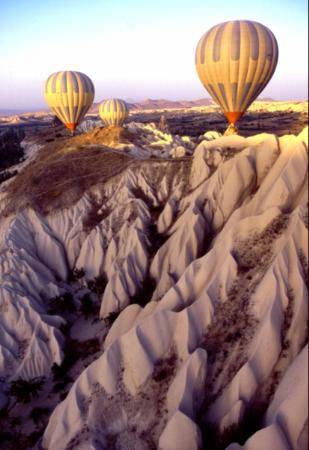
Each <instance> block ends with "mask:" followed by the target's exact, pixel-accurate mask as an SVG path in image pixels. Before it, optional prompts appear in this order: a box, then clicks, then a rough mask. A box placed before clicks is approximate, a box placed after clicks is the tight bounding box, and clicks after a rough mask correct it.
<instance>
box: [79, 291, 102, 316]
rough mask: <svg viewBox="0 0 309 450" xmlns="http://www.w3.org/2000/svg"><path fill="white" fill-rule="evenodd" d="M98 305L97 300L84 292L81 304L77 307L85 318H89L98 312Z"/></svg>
mask: <svg viewBox="0 0 309 450" xmlns="http://www.w3.org/2000/svg"><path fill="white" fill-rule="evenodd" d="M98 309H99V305H98V303H97V302H94V300H93V299H92V298H91V296H90V294H87V293H86V294H84V295H83V297H82V298H81V305H80V308H79V312H80V313H81V314H82V315H83V316H84V317H85V319H89V317H91V316H95V315H96V314H98V312H99V311H98Z"/></svg>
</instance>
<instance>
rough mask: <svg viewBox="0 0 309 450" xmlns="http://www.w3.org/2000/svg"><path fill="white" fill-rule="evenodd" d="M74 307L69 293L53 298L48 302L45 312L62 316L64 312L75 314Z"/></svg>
mask: <svg viewBox="0 0 309 450" xmlns="http://www.w3.org/2000/svg"><path fill="white" fill-rule="evenodd" d="M75 311H76V306H75V303H74V299H73V296H72V294H71V293H70V292H66V293H65V294H63V295H59V296H57V297H53V298H51V299H50V300H49V305H48V308H47V312H48V313H49V314H60V315H61V314H64V313H66V312H75Z"/></svg>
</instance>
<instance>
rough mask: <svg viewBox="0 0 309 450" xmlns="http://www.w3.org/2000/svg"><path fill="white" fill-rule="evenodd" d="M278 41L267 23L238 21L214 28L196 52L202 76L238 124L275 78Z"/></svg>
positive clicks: (205, 36)
mask: <svg viewBox="0 0 309 450" xmlns="http://www.w3.org/2000/svg"><path fill="white" fill-rule="evenodd" d="M277 62H278V44H277V41H276V38H275V36H274V35H273V33H272V32H271V31H270V30H269V29H268V28H266V27H265V26H264V25H262V24H260V23H258V22H253V21H249V20H234V21H230V22H224V23H221V24H218V25H215V26H214V27H212V28H211V29H210V30H209V31H207V32H206V33H205V34H204V35H203V36H202V38H201V39H200V41H199V43H198V45H197V48H196V55H195V64H196V70H197V73H198V76H199V78H200V80H201V82H202V83H203V85H204V87H205V88H206V90H207V91H208V92H209V94H210V95H211V97H212V98H213V100H214V101H215V102H216V103H218V104H219V106H220V107H221V109H222V111H223V113H224V115H225V116H226V118H227V120H228V121H229V123H230V124H231V126H232V127H234V125H235V122H236V121H237V120H239V119H240V118H241V117H242V115H243V114H244V113H245V111H246V109H247V108H248V107H249V106H250V104H251V103H252V102H253V101H254V100H255V99H256V98H257V97H258V95H259V94H260V93H261V92H262V90H263V89H264V88H265V86H266V85H267V83H268V82H269V80H270V79H271V77H272V75H273V73H274V71H275V69H276V66H277Z"/></svg>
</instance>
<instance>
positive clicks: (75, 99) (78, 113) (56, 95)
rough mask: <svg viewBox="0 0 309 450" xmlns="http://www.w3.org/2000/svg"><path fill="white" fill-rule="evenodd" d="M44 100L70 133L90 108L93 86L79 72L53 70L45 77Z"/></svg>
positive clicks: (88, 79) (86, 77)
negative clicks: (53, 71)
mask: <svg viewBox="0 0 309 450" xmlns="http://www.w3.org/2000/svg"><path fill="white" fill-rule="evenodd" d="M44 95H45V100H46V102H47V104H48V106H49V107H50V109H51V110H52V111H53V113H54V114H55V115H56V116H57V117H58V118H59V119H60V120H61V122H63V123H64V124H65V126H66V127H67V128H69V130H71V132H72V133H74V130H75V128H76V127H77V125H78V124H79V123H80V122H81V120H82V119H83V117H84V116H85V114H86V112H87V111H88V109H89V108H90V106H91V105H92V102H93V98H94V86H93V83H92V81H91V80H90V78H89V77H88V76H87V75H85V74H84V73H81V72H73V71H65V72H55V73H53V74H52V75H50V77H49V78H48V79H47V81H46V83H45V89H44Z"/></svg>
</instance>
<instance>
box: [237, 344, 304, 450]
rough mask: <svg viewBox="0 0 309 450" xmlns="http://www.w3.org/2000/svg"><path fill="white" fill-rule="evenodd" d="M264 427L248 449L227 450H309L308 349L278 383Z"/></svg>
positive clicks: (248, 444)
mask: <svg viewBox="0 0 309 450" xmlns="http://www.w3.org/2000/svg"><path fill="white" fill-rule="evenodd" d="M264 425H265V427H264V428H262V430H260V431H258V432H257V433H255V434H254V435H253V436H252V437H251V438H250V439H248V441H247V442H246V443H245V445H243V446H240V445H238V444H231V445H229V446H228V450H239V449H241V448H243V449H246V450H259V449H261V448H265V445H267V446H268V447H271V448H274V449H279V450H281V449H282V450H288V449H291V448H292V449H297V450H306V449H307V448H308V345H307V346H306V347H305V348H304V349H303V350H302V351H301V352H300V354H299V355H298V356H297V357H296V358H295V360H294V361H293V362H292V364H291V366H290V367H289V368H288V370H287V371H286V373H285V375H284V377H283V379H282V380H281V382H280V383H279V386H278V388H277V389H276V392H275V395H274V398H273V401H272V402H271V404H270V406H269V408H268V410H267V413H266V417H265V424H264Z"/></svg>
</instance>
